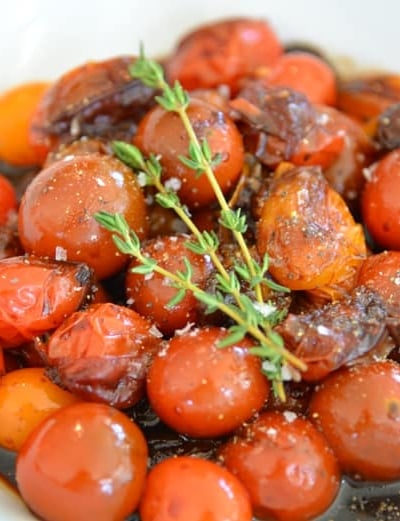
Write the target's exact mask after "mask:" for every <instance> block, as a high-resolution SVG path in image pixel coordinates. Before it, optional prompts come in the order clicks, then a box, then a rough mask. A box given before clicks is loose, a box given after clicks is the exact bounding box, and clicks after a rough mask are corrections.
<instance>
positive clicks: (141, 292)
mask: <svg viewBox="0 0 400 521" xmlns="http://www.w3.org/2000/svg"><path fill="white" fill-rule="evenodd" d="M189 240H190V237H189V236H188V235H173V236H170V237H160V238H157V239H153V240H151V241H147V242H146V244H145V245H143V247H142V254H143V255H145V256H149V257H151V258H152V259H154V260H156V261H157V265H158V266H160V267H162V268H165V269H167V270H169V271H171V272H172V273H176V272H178V271H180V272H183V271H184V270H185V264H184V262H183V259H184V258H186V259H187V260H188V261H189V262H190V264H191V266H192V269H193V273H192V277H191V280H192V282H193V283H194V284H196V285H197V286H199V287H204V286H205V282H206V280H207V276H209V275H210V271H211V266H207V261H206V258H205V257H204V256H202V255H198V254H196V253H194V252H192V251H190V250H189V249H188V248H186V246H185V244H186V242H187V241H189ZM137 264H138V263H137V261H135V260H134V259H133V260H132V261H131V263H130V264H129V266H128V270H127V275H126V279H125V286H126V294H127V298H128V301H127V302H128V305H129V306H130V307H132V308H133V309H135V310H136V311H137V312H138V313H140V314H141V315H144V316H147V317H148V318H149V319H151V320H152V321H153V322H154V323H155V325H156V326H157V327H158V329H159V330H160V331H162V333H164V334H165V335H172V334H173V333H174V331H175V330H176V329H181V328H183V327H184V326H185V325H186V324H187V323H189V322H191V323H197V322H198V318H199V315H200V314H201V309H200V307H199V302H198V300H197V299H196V298H195V296H194V295H193V294H192V293H190V292H186V294H185V296H184V298H183V299H182V300H181V301H180V302H179V303H178V304H176V305H174V306H172V307H168V303H169V302H170V301H171V299H172V298H173V297H174V296H176V294H177V289H176V288H175V287H174V286H173V285H172V284H168V282H167V281H166V279H165V277H164V276H163V275H160V274H158V273H153V274H152V275H151V277H149V276H148V275H141V274H139V273H132V271H130V270H131V269H132V268H134V267H135V266H137Z"/></svg>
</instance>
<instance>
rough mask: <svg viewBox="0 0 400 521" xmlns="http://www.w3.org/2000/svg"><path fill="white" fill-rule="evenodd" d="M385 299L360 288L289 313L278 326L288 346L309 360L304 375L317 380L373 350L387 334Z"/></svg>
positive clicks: (311, 379)
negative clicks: (308, 309) (315, 306)
mask: <svg viewBox="0 0 400 521" xmlns="http://www.w3.org/2000/svg"><path fill="white" fill-rule="evenodd" d="M386 316H387V309H386V305H385V302H384V301H383V300H382V299H381V298H380V297H379V296H378V295H377V293H375V291H372V290H366V289H365V288H360V289H357V290H356V291H354V292H353V294H351V295H345V296H344V297H343V298H342V299H341V300H339V301H335V302H329V303H328V304H326V305H325V306H323V307H318V308H317V309H314V310H312V311H310V312H304V313H300V314H298V315H295V314H292V313H289V315H288V316H287V317H286V318H285V319H284V320H283V322H281V323H280V324H279V325H278V326H277V330H278V331H279V333H280V334H281V335H282V337H283V339H284V342H285V346H286V347H287V349H289V350H290V351H293V353H294V354H295V355H296V356H297V357H298V358H300V359H301V360H303V361H304V362H305V363H306V364H307V369H306V370H305V371H304V372H302V375H301V376H302V379H304V380H306V381H317V380H321V379H322V378H324V377H325V376H327V375H328V374H329V373H330V372H332V371H334V370H335V369H338V368H339V367H341V366H342V365H345V364H349V363H350V362H352V361H354V360H356V359H357V358H358V357H360V356H363V355H365V354H366V353H369V352H371V351H373V350H374V348H375V347H376V346H378V345H379V342H380V341H381V340H382V338H384V336H385V334H386V324H385V319H386Z"/></svg>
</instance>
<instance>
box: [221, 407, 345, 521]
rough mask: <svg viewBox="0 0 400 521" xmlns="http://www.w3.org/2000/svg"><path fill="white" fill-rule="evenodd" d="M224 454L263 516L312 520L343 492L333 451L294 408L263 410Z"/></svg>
mask: <svg viewBox="0 0 400 521" xmlns="http://www.w3.org/2000/svg"><path fill="white" fill-rule="evenodd" d="M289 415H290V416H289ZM220 457H221V461H222V463H223V464H224V465H225V466H226V467H227V468H228V470H230V471H231V472H232V473H233V474H235V475H236V476H237V477H238V478H239V479H240V481H241V482H242V483H243V484H244V486H245V487H246V489H247V490H248V492H249V494H250V498H251V502H252V505H253V509H254V513H255V515H256V516H257V517H259V518H260V519H270V516H271V517H272V518H273V519H277V520H279V521H307V520H311V519H313V518H314V517H315V516H317V515H318V514H321V513H323V512H324V511H325V510H326V509H327V508H328V507H329V505H330V504H331V503H332V501H333V500H334V498H335V496H336V494H337V492H338V491H339V485H340V473H339V469H338V465H337V461H336V458H335V456H334V454H333V452H332V450H331V449H330V448H329V446H328V444H327V443H326V441H325V439H324V438H323V436H322V435H321V434H320V433H319V432H318V431H317V429H315V427H314V426H313V425H312V423H311V422H309V421H308V420H306V419H303V418H301V417H298V416H296V415H295V414H294V413H288V412H287V413H279V412H265V413H263V414H262V415H260V417H259V418H257V419H256V420H255V421H254V422H253V423H251V424H248V425H246V426H245V427H244V429H243V431H242V432H239V434H238V436H235V438H233V440H231V441H228V442H227V443H226V444H225V445H224V446H223V447H222V449H221V452H220Z"/></svg>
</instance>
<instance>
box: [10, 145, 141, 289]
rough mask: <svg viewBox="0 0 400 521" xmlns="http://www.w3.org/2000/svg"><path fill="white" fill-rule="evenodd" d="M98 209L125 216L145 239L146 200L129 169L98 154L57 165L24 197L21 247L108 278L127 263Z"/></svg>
mask: <svg viewBox="0 0 400 521" xmlns="http://www.w3.org/2000/svg"><path fill="white" fill-rule="evenodd" d="M60 208H61V209H62V211H60ZM100 210H104V211H107V212H110V213H120V214H122V215H124V216H125V218H126V220H127V222H128V224H129V225H130V227H131V228H132V229H133V230H134V231H135V232H136V233H137V235H138V236H139V237H140V238H143V237H144V236H145V235H146V232H147V219H146V215H147V211H146V204H145V200H144V195H143V193H142V190H141V188H140V187H139V184H138V182H137V180H136V177H135V176H134V174H133V173H132V171H131V170H130V169H129V168H128V167H127V166H125V165H124V164H123V163H121V162H120V161H119V160H118V159H116V158H113V157H109V156H107V155H100V154H91V155H87V156H74V157H72V158H71V159H69V160H60V161H57V162H55V163H53V164H51V165H50V166H48V167H47V168H45V169H44V170H42V171H41V172H40V173H39V174H38V175H37V176H36V177H35V178H34V179H33V181H32V182H31V183H30V185H29V186H28V188H27V190H26V192H25V194H24V196H23V198H22V201H21V205H20V208H19V223H18V229H19V234H20V238H21V243H22V245H23V247H24V248H25V250H26V251H28V252H30V253H34V254H35V255H39V256H43V257H45V256H47V257H50V258H57V256H59V255H63V256H64V258H65V259H68V260H70V261H81V262H86V263H87V264H88V265H89V266H90V267H92V268H93V270H94V271H95V274H96V276H97V278H98V279H104V278H106V277H110V276H111V275H114V274H116V273H117V272H118V271H120V270H121V269H122V268H123V267H124V266H125V264H126V263H127V260H128V258H127V256H126V255H122V254H121V253H120V252H119V250H118V249H117V247H116V246H115V244H114V242H113V240H112V237H111V233H110V232H109V231H107V230H105V228H103V227H102V226H100V224H99V223H98V222H97V221H96V220H95V218H94V214H95V213H96V212H98V211H100Z"/></svg>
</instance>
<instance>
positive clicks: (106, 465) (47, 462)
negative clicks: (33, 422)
mask: <svg viewBox="0 0 400 521" xmlns="http://www.w3.org/2000/svg"><path fill="white" fill-rule="evenodd" d="M147 452H148V451H147V444H146V440H145V438H144V436H143V434H142V432H141V431H140V429H139V428H138V427H137V426H136V424H135V423H134V422H132V421H131V420H129V419H128V417H127V416H125V415H124V414H122V413H121V412H119V411H117V410H116V409H113V408H112V407H109V406H107V405H102V404H94V403H77V404H74V405H70V406H68V407H64V408H63V409H60V410H59V411H57V412H56V413H54V414H53V415H51V416H50V417H49V418H47V419H46V420H44V421H43V422H42V423H41V424H40V425H39V426H38V427H37V428H36V429H35V430H34V431H33V432H32V434H31V435H30V436H29V438H28V439H27V441H26V442H25V444H24V445H23V447H22V448H21V450H20V452H19V454H18V458H17V466H16V480H17V484H18V488H19V491H20V493H21V495H22V497H23V499H24V500H25V501H26V503H27V504H28V506H29V507H30V508H31V509H32V510H33V511H34V512H35V513H36V514H37V515H39V516H40V517H42V518H43V519H46V520H51V521H88V520H89V519H93V520H94V519H96V521H123V520H124V519H125V518H126V516H128V515H129V514H130V513H131V512H133V511H134V510H135V509H136V507H137V506H138V503H139V499H140V496H141V493H142V489H143V486H144V481H145V476H146V467H147Z"/></svg>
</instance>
